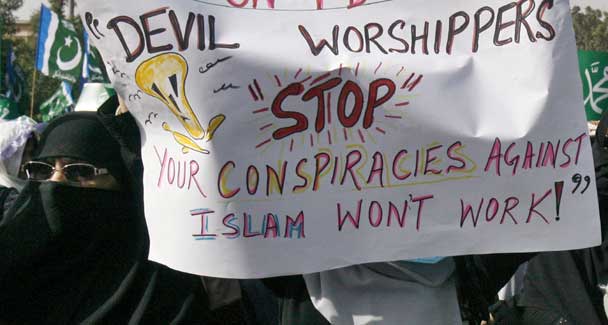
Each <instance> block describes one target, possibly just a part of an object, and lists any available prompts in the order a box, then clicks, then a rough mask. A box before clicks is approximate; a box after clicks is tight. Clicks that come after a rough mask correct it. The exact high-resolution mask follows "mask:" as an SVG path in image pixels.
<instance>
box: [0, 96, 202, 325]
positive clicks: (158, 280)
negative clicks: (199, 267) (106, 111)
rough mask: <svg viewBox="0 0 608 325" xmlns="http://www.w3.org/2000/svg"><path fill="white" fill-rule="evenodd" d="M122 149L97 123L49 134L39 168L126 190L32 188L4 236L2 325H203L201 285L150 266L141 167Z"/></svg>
mask: <svg viewBox="0 0 608 325" xmlns="http://www.w3.org/2000/svg"><path fill="white" fill-rule="evenodd" d="M108 104H109V105H115V101H114V102H112V103H108ZM114 107H116V106H114ZM118 141H120V139H118ZM118 141H117V138H116V137H115V136H114V135H112V134H110V133H109V132H108V129H107V125H104V123H101V121H100V119H99V117H98V116H97V115H96V114H95V113H85V112H80V113H71V114H67V115H65V116H63V117H60V118H58V119H57V120H55V121H53V122H51V123H50V124H49V126H48V127H47V129H46V130H45V132H44V133H43V135H42V138H41V144H40V151H39V152H38V155H37V156H36V158H35V160H38V161H47V162H54V161H57V160H58V159H59V160H61V159H68V160H73V161H78V162H86V163H89V164H92V165H94V166H96V167H98V168H106V169H107V170H108V171H109V174H110V175H111V176H112V179H111V180H113V181H115V183H116V184H114V185H118V186H109V187H108V186H106V185H107V184H108V179H107V178H106V179H105V180H104V179H103V178H100V180H99V182H98V183H95V182H84V181H83V182H81V183H76V184H75V183H66V182H55V181H45V182H29V183H28V184H27V185H26V187H25V189H24V190H23V192H22V193H21V195H20V196H19V198H18V199H17V201H16V202H15V204H14V205H13V207H12V208H11V209H10V210H9V211H8V212H7V214H6V217H5V220H4V222H3V224H2V226H0V261H1V262H0V323H2V322H5V323H9V324H11V323H16V324H34V323H36V324H72V323H111V324H126V323H133V324H139V323H141V324H170V323H197V324H198V323H204V320H203V319H204V314H205V313H206V311H205V310H204V309H205V308H204V306H205V302H204V291H203V288H202V285H201V281H200V279H199V278H198V277H195V276H191V275H187V274H183V273H179V272H176V271H173V270H170V269H168V268H166V267H164V266H161V265H159V264H156V263H152V262H149V261H147V253H148V236H147V231H146V228H145V221H144V219H143V212H142V211H143V209H142V200H141V189H140V187H141V184H140V183H141V181H139V182H138V181H137V180H136V178H137V175H138V173H141V166H139V165H141V161H139V160H137V158H136V157H135V156H134V157H133V160H131V161H128V159H127V160H125V157H128V155H127V154H125V152H124V148H123V147H122V146H121V144H120V143H119V142H118ZM51 165H53V163H51ZM133 166H136V167H138V168H139V169H138V170H139V171H137V170H136V171H134V170H133ZM55 173H58V172H55ZM54 175H55V174H54ZM106 176H107V175H106Z"/></svg>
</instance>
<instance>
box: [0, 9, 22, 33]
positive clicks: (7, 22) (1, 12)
mask: <svg viewBox="0 0 608 325" xmlns="http://www.w3.org/2000/svg"><path fill="white" fill-rule="evenodd" d="M22 5H23V0H0V19H2V20H1V22H2V23H3V25H4V26H3V29H4V30H3V32H2V35H12V34H13V33H15V15H13V13H14V12H15V11H16V10H17V9H19V8H21V6H22Z"/></svg>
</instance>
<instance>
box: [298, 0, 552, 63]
mask: <svg viewBox="0 0 608 325" xmlns="http://www.w3.org/2000/svg"><path fill="white" fill-rule="evenodd" d="M553 4H554V1H553V0H542V1H540V3H538V4H537V1H535V0H522V1H517V2H509V3H507V4H505V5H503V6H501V7H499V8H492V7H489V6H484V7H481V8H479V9H478V10H477V11H475V12H474V13H472V12H465V11H458V12H456V13H454V14H452V15H451V16H450V17H449V18H448V19H447V21H445V20H440V19H439V20H436V21H435V22H434V23H431V22H429V21H424V23H422V24H408V23H407V22H406V21H405V20H403V19H396V20H394V21H393V22H392V23H390V24H387V25H382V24H379V23H375V22H370V23H367V24H365V25H362V26H339V25H334V26H333V28H332V30H331V36H330V37H328V38H327V39H325V38H322V39H319V40H314V39H313V36H312V35H320V34H321V33H320V32H319V31H318V30H317V29H318V28H319V27H318V26H314V27H313V28H315V30H314V32H309V30H310V28H307V27H306V26H303V25H299V26H298V29H299V31H300V33H301V35H302V37H303V38H304V40H305V41H306V44H307V45H308V47H309V48H310V51H311V53H312V54H313V55H315V56H317V55H319V54H321V53H322V52H323V51H324V50H325V49H327V50H328V51H329V52H331V53H333V54H334V55H339V54H340V52H341V51H342V52H344V51H348V52H354V53H360V52H366V53H372V52H374V53H381V54H392V53H397V54H408V53H409V54H419V53H422V54H425V55H428V54H429V53H431V51H433V52H434V53H435V54H439V53H443V52H445V53H447V54H448V55H449V54H452V52H453V50H454V46H455V43H456V42H457V41H461V42H471V38H472V40H473V41H472V42H471V51H472V52H473V53H476V52H477V51H478V50H479V48H480V40H481V39H482V37H484V36H485V35H489V38H491V40H492V42H493V45H494V46H505V45H508V44H511V43H517V44H519V43H520V42H521V39H522V37H523V38H525V37H527V38H528V40H529V41H530V42H531V43H535V42H537V41H538V40H545V41H552V40H553V39H554V38H555V36H556V30H555V28H554V27H553V25H551V23H550V22H549V21H547V19H546V18H545V15H546V13H547V11H548V10H551V9H552V8H553ZM431 26H433V27H431ZM328 39H329V40H328ZM430 47H432V48H431V49H429V48H430Z"/></svg>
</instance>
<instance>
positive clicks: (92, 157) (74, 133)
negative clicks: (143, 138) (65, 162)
mask: <svg viewBox="0 0 608 325" xmlns="http://www.w3.org/2000/svg"><path fill="white" fill-rule="evenodd" d="M35 157H36V158H35V159H37V160H41V159H48V158H58V157H66V158H72V159H78V160H83V161H86V162H88V163H91V164H93V165H95V166H96V167H98V168H108V169H109V171H110V173H111V174H112V175H113V176H114V177H115V178H116V180H117V181H118V182H119V183H121V184H122V185H125V184H124V183H125V178H126V177H125V174H126V170H125V167H124V164H123V161H122V158H121V154H120V145H119V144H118V142H117V141H116V140H115V139H114V138H113V137H112V136H111V135H110V133H109V132H108V131H107V129H106V128H105V127H104V125H103V124H102V123H101V121H99V119H98V117H97V114H96V113H95V112H74V113H68V114H66V115H64V116H61V117H59V118H57V119H55V120H53V121H52V122H50V123H49V125H48V127H47V128H46V129H45V130H44V132H43V133H42V136H41V142H40V146H39V152H38V153H37V155H35Z"/></svg>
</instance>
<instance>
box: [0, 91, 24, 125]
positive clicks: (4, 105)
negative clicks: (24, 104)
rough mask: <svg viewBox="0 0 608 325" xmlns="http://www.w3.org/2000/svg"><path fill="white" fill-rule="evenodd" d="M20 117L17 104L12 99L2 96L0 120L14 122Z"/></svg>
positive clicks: (0, 99) (0, 97)
mask: <svg viewBox="0 0 608 325" xmlns="http://www.w3.org/2000/svg"><path fill="white" fill-rule="evenodd" d="M18 116H19V107H18V106H17V103H15V101H13V100H12V99H10V98H7V97H4V96H0V120H13V119H16V118H17V117H18Z"/></svg>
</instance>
